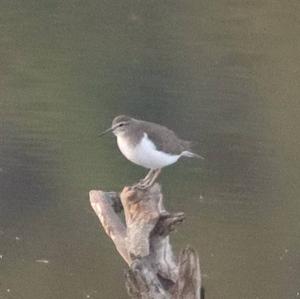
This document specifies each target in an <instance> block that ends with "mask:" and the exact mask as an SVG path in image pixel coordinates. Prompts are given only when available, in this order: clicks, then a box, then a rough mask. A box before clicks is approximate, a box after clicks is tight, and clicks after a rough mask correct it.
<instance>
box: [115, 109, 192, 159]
mask: <svg viewBox="0 0 300 299" xmlns="http://www.w3.org/2000/svg"><path fill="white" fill-rule="evenodd" d="M122 122H124V123H125V124H128V126H130V131H131V134H130V135H129V134H126V135H127V136H126V137H127V138H128V139H129V141H130V143H131V144H132V145H136V144H138V142H139V141H140V140H141V138H142V137H143V136H144V133H146V134H147V135H148V138H149V139H150V140H151V141H152V142H153V143H154V144H155V145H156V148H157V150H159V151H163V152H165V153H169V154H173V155H180V154H181V153H182V152H183V151H190V150H191V142H189V141H186V140H182V139H180V138H179V137H177V135H176V134H175V133H174V132H173V131H172V130H170V129H168V128H167V127H165V126H162V125H159V124H156V123H152V122H148V121H143V120H138V119H134V118H131V117H129V116H126V115H119V116H117V117H115V118H114V120H113V122H112V127H114V126H116V125H117V124H119V123H122ZM133 132H134V133H133Z"/></svg>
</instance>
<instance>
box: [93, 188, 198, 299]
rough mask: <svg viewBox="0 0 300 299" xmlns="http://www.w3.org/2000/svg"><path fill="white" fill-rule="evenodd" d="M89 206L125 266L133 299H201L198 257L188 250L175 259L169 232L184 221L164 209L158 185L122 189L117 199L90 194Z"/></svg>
mask: <svg viewBox="0 0 300 299" xmlns="http://www.w3.org/2000/svg"><path fill="white" fill-rule="evenodd" d="M90 202H91V205H92V207H93V209H94V211H95V213H96V214H97V216H98V217H99V219H100V222H101V224H102V226H103V228H104V230H105V232H106V233H107V235H108V236H109V237H110V238H111V239H112V241H113V242H114V244H115V246H116V248H117V250H118V252H119V254H120V255H121V256H122V257H123V259H124V260H125V261H126V263H127V264H128V265H129V270H128V271H127V272H126V287H127V291H128V294H129V296H130V297H131V298H142V299H150V298H151V299H169V298H170V299H175V298H176V299H179V298H184V299H200V288H201V276H200V266H199V258H198V255H197V253H196V252H195V251H194V250H193V249H192V248H190V247H187V248H185V249H184V250H182V251H181V253H180V255H179V257H178V259H177V260H176V258H175V256H174V254H173V251H172V248H171V245H170V240H169V233H170V232H171V231H172V230H173V229H174V226H175V225H176V224H177V223H180V222H182V221H183V219H184V214H183V213H168V212H167V211H166V210H165V208H164V205H163V197H162V194H161V190H160V186H159V185H158V184H155V185H154V186H152V187H151V188H150V189H149V190H147V191H141V190H136V189H134V188H131V187H125V188H124V189H123V191H122V192H121V194H120V196H119V195H118V194H117V193H116V192H103V191H90ZM122 210H124V216H125V222H124V221H123V220H122V215H121V211H122Z"/></svg>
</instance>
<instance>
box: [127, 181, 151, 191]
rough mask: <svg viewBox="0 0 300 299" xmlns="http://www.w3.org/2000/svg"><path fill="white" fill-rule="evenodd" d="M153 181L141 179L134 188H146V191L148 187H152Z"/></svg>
mask: <svg viewBox="0 0 300 299" xmlns="http://www.w3.org/2000/svg"><path fill="white" fill-rule="evenodd" d="M153 183H154V182H153ZM153 183H152V182H151V181H150V182H149V181H144V180H141V181H139V182H138V183H136V184H134V185H133V186H132V188H133V189H137V190H144V191H146V190H147V189H149V188H150V187H152V185H153Z"/></svg>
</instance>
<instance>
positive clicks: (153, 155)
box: [117, 133, 180, 169]
mask: <svg viewBox="0 0 300 299" xmlns="http://www.w3.org/2000/svg"><path fill="white" fill-rule="evenodd" d="M126 141H127V140H126V138H124V137H122V136H117V142H118V146H119V149H120V151H121V152H122V154H123V155H124V156H125V157H126V158H127V159H128V160H130V161H131V162H133V163H135V164H137V165H140V166H143V167H145V168H149V169H157V168H162V167H165V166H167V165H170V164H173V163H175V162H176V161H177V160H178V159H179V157H180V155H171V154H166V153H164V152H161V151H158V150H156V147H155V145H154V143H153V142H152V141H151V140H150V139H148V135H147V134H146V133H144V137H143V139H142V140H141V142H140V143H139V144H137V145H136V146H131V145H129V144H128V143H127V142H126Z"/></svg>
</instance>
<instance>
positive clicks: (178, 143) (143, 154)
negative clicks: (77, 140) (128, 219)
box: [99, 115, 204, 190]
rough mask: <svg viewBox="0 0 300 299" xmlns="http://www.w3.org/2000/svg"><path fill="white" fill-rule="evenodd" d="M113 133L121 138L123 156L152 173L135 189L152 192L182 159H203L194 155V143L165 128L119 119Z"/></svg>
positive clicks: (105, 132) (129, 119) (117, 118)
mask: <svg viewBox="0 0 300 299" xmlns="http://www.w3.org/2000/svg"><path fill="white" fill-rule="evenodd" d="M109 132H113V134H114V135H115V136H116V137H117V144H118V147H119V149H120V151H121V153H122V154H123V155H124V156H125V157H126V158H127V159H128V160H129V161H131V162H133V163H134V164H137V165H139V166H142V167H144V168H146V169H149V172H148V173H147V175H146V176H145V177H144V178H143V179H141V180H140V181H139V182H138V183H137V184H135V185H134V187H136V188H137V189H141V190H145V189H148V188H150V187H151V186H152V185H153V184H154V183H155V181H156V180H157V178H158V176H159V174H160V172H161V169H162V168H164V167H166V166H169V165H171V164H174V163H176V162H177V161H178V159H179V158H180V157H189V158H200V159H204V158H203V157H202V156H200V155H198V154H196V153H194V152H192V151H191V142H189V141H186V140H182V139H180V138H179V137H177V135H176V134H175V133H174V132H173V131H172V130H170V129H168V128H167V127H165V126H162V125H159V124H156V123H153V122H148V121H143V120H139V119H135V118H132V117H129V116H127V115H119V116H116V117H115V118H114V119H113V121H112V125H111V127H110V128H108V129H107V130H105V131H104V132H102V133H101V134H99V136H103V135H105V134H107V133H109Z"/></svg>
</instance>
